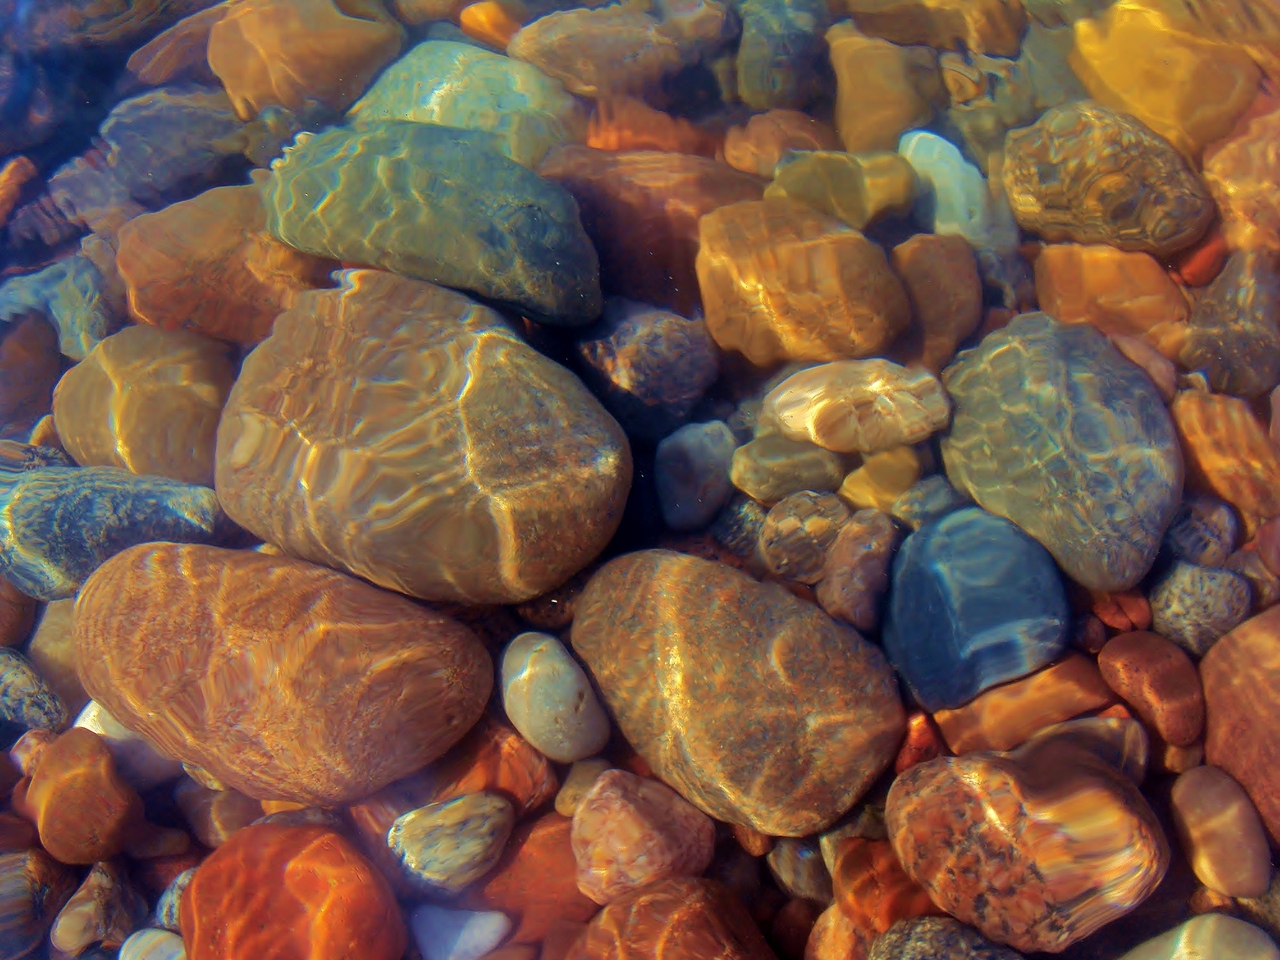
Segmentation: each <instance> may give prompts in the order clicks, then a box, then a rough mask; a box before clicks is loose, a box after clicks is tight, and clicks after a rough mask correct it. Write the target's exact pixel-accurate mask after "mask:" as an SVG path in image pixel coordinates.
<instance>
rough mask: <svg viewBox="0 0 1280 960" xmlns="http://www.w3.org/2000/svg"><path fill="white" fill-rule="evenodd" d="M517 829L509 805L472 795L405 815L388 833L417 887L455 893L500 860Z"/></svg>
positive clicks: (492, 796)
mask: <svg viewBox="0 0 1280 960" xmlns="http://www.w3.org/2000/svg"><path fill="white" fill-rule="evenodd" d="M514 826H515V810H514V808H513V807H512V806H511V804H510V803H508V802H507V801H506V800H504V799H503V798H502V797H500V796H497V795H496V794H488V793H471V794H466V795H465V796H461V797H457V798H455V799H453V800H447V801H445V802H444V803H433V804H429V805H427V806H425V807H419V808H418V809H417V810H410V811H409V812H408V813H406V814H403V815H402V816H400V817H398V818H397V819H396V822H395V823H393V824H392V825H391V829H390V830H389V831H388V832H387V843H388V844H389V845H390V847H391V849H392V851H393V852H394V853H395V855H396V856H397V857H399V858H400V861H401V863H402V864H404V868H405V873H406V875H407V876H408V877H409V878H410V879H411V881H412V882H413V883H414V884H415V885H416V886H418V887H419V889H421V890H424V891H426V892H428V893H435V894H445V895H451V894H455V893H458V892H459V891H461V890H462V889H463V888H464V887H466V886H467V885H468V884H470V883H471V882H472V881H474V880H477V879H479V878H480V877H482V876H484V875H485V874H486V873H487V872H488V871H489V870H490V869H491V868H492V867H493V865H494V864H496V863H497V862H498V858H499V857H501V856H502V849H503V847H504V846H505V845H506V842H507V838H508V837H509V836H511V829H512V827H514Z"/></svg>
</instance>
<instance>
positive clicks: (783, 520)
mask: <svg viewBox="0 0 1280 960" xmlns="http://www.w3.org/2000/svg"><path fill="white" fill-rule="evenodd" d="M848 520H849V508H848V507H846V506H845V505H844V504H843V503H842V502H841V501H840V498H839V497H837V496H835V495H833V494H830V493H812V492H810V491H808V490H802V491H800V492H799V493H793V494H791V495H789V496H787V497H784V498H783V499H781V500H779V501H778V502H777V503H776V504H774V506H773V508H772V509H771V510H770V511H769V513H768V515H767V516H766V517H765V518H764V526H763V527H761V528H760V541H759V551H760V556H761V557H762V558H763V559H764V563H765V566H766V567H768V568H769V572H770V573H773V574H776V575H777V576H779V577H785V578H787V579H788V580H796V581H799V582H800V583H817V582H818V581H819V580H821V579H822V573H823V567H824V565H825V564H826V560H827V550H828V549H829V548H830V547H831V545H832V544H833V543H835V540H836V537H837V536H838V535H839V533H840V528H841V527H843V526H844V525H845V523H846V522H848Z"/></svg>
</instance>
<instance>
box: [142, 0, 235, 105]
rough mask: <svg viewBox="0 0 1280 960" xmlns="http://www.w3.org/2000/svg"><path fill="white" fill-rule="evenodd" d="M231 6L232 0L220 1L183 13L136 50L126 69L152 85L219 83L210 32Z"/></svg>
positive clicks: (143, 81)
mask: <svg viewBox="0 0 1280 960" xmlns="http://www.w3.org/2000/svg"><path fill="white" fill-rule="evenodd" d="M230 9H231V3H230V2H227V3H218V4H215V5H214V6H212V7H209V8H207V9H205V10H201V11H199V12H198V13H193V14H191V16H189V17H183V18H182V19H181V20H179V21H178V22H177V23H175V24H174V25H173V26H172V27H170V28H169V29H168V30H165V31H164V32H163V33H160V34H159V35H157V36H156V37H155V39H153V40H151V41H150V42H149V43H145V44H143V45H142V46H141V47H139V48H138V49H137V50H135V51H134V52H133V55H132V56H131V57H129V62H128V63H126V64H125V69H126V70H128V71H129V72H130V73H131V74H133V75H134V76H135V77H137V78H138V80H139V82H141V83H145V84H147V85H148V86H152V87H158V86H161V85H163V84H166V83H173V82H175V81H177V80H193V81H196V82H200V83H206V84H209V85H213V84H215V83H217V80H218V78H217V77H215V76H214V75H213V71H212V70H210V69H209V34H210V32H212V30H213V27H214V24H217V23H220V22H222V18H223V17H225V16H226V15H227V12H228V11H229V10H230Z"/></svg>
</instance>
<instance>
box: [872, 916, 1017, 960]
mask: <svg viewBox="0 0 1280 960" xmlns="http://www.w3.org/2000/svg"><path fill="white" fill-rule="evenodd" d="M867 960H1022V954H1020V953H1017V952H1016V951H1013V950H1010V949H1009V948H1008V947H1002V946H999V945H998V944H995V943H992V942H991V941H990V940H988V939H987V938H986V937H984V936H983V935H982V934H980V933H978V931H976V930H974V929H973V928H972V927H970V926H969V925H968V924H964V923H961V922H960V921H959V920H955V919H953V918H952V917H911V918H909V919H906V920H899V921H898V922H897V923H895V924H894V925H893V926H892V927H890V928H889V929H888V930H887V931H886V932H884V933H882V934H881V935H880V936H878V937H876V940H875V943H874V944H872V946H871V953H870V954H868V957H867Z"/></svg>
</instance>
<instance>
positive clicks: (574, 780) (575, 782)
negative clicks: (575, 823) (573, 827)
mask: <svg viewBox="0 0 1280 960" xmlns="http://www.w3.org/2000/svg"><path fill="white" fill-rule="evenodd" d="M612 768H613V764H611V763H610V762H609V761H608V760H605V759H603V758H601V757H588V758H587V759H585V760H578V761H576V762H575V763H574V764H573V766H571V767H570V768H569V772H568V774H566V775H565V778H564V783H563V784H562V785H561V786H560V792H559V793H557V794H556V813H558V814H560V816H562V817H572V816H573V815H574V813H575V812H577V809H578V804H580V803H581V802H582V798H583V797H584V796H585V795H586V793H587V791H588V790H590V789H591V787H592V785H593V784H594V783H595V782H596V780H597V779H599V777H600V774H602V773H604V772H605V771H606V770H610V769H612Z"/></svg>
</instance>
